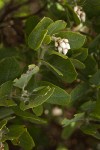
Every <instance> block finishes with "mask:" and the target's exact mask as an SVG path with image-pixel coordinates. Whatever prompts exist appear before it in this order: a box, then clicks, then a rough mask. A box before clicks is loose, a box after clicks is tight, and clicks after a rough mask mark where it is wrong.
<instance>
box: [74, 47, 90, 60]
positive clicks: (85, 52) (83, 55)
mask: <svg viewBox="0 0 100 150" xmlns="http://www.w3.org/2000/svg"><path fill="white" fill-rule="evenodd" d="M73 52H75V51H73ZM87 56H88V49H87V48H81V49H80V51H79V52H78V53H76V54H73V55H72V57H73V58H75V59H78V60H79V61H82V62H83V61H84V60H85V59H86V58H87Z"/></svg>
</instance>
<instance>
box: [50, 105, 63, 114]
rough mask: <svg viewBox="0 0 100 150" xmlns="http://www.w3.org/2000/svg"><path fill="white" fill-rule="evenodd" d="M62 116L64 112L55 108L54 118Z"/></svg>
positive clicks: (53, 111) (53, 110)
mask: <svg viewBox="0 0 100 150" xmlns="http://www.w3.org/2000/svg"><path fill="white" fill-rule="evenodd" d="M62 114H63V111H62V109H61V108H58V107H55V108H53V109H52V115H53V116H61V115H62Z"/></svg>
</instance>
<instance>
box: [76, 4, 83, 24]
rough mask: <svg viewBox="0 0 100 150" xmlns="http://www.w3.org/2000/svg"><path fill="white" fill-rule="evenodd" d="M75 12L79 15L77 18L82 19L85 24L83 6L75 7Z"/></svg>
mask: <svg viewBox="0 0 100 150" xmlns="http://www.w3.org/2000/svg"><path fill="white" fill-rule="evenodd" d="M74 12H75V13H76V14H77V16H78V18H79V19H80V21H82V22H85V20H86V14H85V12H84V11H83V10H82V7H81V6H75V7H74Z"/></svg>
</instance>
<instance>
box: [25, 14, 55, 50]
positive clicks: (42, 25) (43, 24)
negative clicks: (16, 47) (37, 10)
mask: <svg viewBox="0 0 100 150" xmlns="http://www.w3.org/2000/svg"><path fill="white" fill-rule="evenodd" d="M52 22H53V21H52V20H51V19H50V18H47V17H44V18H43V19H42V20H41V21H40V22H39V23H38V24H37V26H36V27H35V28H34V29H33V31H32V32H31V33H30V35H29V38H28V44H29V46H30V48H32V49H34V50H37V49H39V47H40V46H41V44H42V42H43V40H44V38H45V36H46V34H47V32H48V30H46V29H47V27H48V26H49V25H50V24H51V23H52Z"/></svg>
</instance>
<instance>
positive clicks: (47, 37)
mask: <svg viewBox="0 0 100 150" xmlns="http://www.w3.org/2000/svg"><path fill="white" fill-rule="evenodd" d="M50 42H51V36H49V35H46V36H45V38H44V40H43V44H49V43H50Z"/></svg>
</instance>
